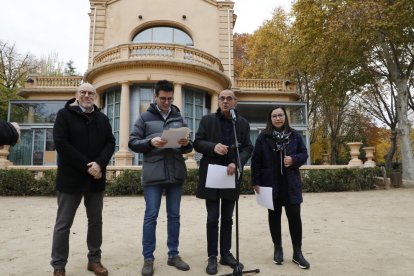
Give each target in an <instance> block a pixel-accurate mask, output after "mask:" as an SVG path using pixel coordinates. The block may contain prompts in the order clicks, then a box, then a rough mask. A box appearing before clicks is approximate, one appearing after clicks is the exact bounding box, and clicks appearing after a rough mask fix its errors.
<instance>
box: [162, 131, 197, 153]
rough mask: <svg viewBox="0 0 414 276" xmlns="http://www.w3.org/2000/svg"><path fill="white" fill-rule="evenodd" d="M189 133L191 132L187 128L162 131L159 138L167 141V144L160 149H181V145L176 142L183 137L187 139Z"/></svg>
mask: <svg viewBox="0 0 414 276" xmlns="http://www.w3.org/2000/svg"><path fill="white" fill-rule="evenodd" d="M190 131H191V130H190V129H189V128H188V127H180V128H170V129H167V130H164V131H163V132H162V135H161V138H162V139H165V140H167V141H168V142H167V144H165V146H163V147H162V148H164V149H165V148H179V147H181V145H180V144H178V141H179V140H180V139H182V138H184V137H187V136H188V134H189V133H190Z"/></svg>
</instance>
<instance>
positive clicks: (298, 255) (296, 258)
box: [292, 249, 310, 269]
mask: <svg viewBox="0 0 414 276" xmlns="http://www.w3.org/2000/svg"><path fill="white" fill-rule="evenodd" d="M292 262H294V263H295V264H297V265H298V266H299V267H300V268H302V269H309V267H310V264H309V263H308V262H307V261H306V260H305V257H303V255H302V251H301V250H300V249H296V250H294V252H293V257H292Z"/></svg>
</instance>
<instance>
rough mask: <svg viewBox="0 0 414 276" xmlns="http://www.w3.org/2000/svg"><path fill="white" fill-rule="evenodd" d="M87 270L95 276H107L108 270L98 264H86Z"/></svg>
mask: <svg viewBox="0 0 414 276" xmlns="http://www.w3.org/2000/svg"><path fill="white" fill-rule="evenodd" d="M88 270H89V271H93V272H94V273H95V275H98V276H107V275H108V269H106V268H105V267H104V266H103V265H102V264H101V263H100V262H93V263H88Z"/></svg>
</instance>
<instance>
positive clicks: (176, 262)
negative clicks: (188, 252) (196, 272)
mask: <svg viewBox="0 0 414 276" xmlns="http://www.w3.org/2000/svg"><path fill="white" fill-rule="evenodd" d="M167 264H168V265H171V266H175V267H176V268H177V269H179V270H182V271H187V270H190V266H189V265H188V264H187V263H186V262H184V261H183V260H182V259H181V257H180V256H178V255H177V256H174V257H171V258H168V262H167Z"/></svg>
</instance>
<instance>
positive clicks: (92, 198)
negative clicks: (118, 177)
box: [50, 192, 103, 269]
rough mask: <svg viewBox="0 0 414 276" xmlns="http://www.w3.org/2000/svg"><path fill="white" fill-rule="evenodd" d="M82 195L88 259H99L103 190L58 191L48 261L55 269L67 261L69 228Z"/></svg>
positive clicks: (96, 260)
mask: <svg viewBox="0 0 414 276" xmlns="http://www.w3.org/2000/svg"><path fill="white" fill-rule="evenodd" d="M82 197H83V203H84V205H85V208H86V215H87V217H88V234H87V239H86V242H87V245H88V250H89V252H88V261H89V262H100V261H101V244H102V209H103V192H100V193H90V194H85V195H82V194H68V193H62V192H58V196H57V203H58V210H57V216H56V224H55V228H54V231H53V244H52V255H51V257H52V261H51V262H50V264H51V265H52V266H53V267H54V268H55V269H56V268H64V267H65V266H66V263H67V262H68V255H69V235H70V228H71V227H72V224H73V220H74V218H75V214H76V210H77V209H78V207H79V204H80V202H81V200H82Z"/></svg>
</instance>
